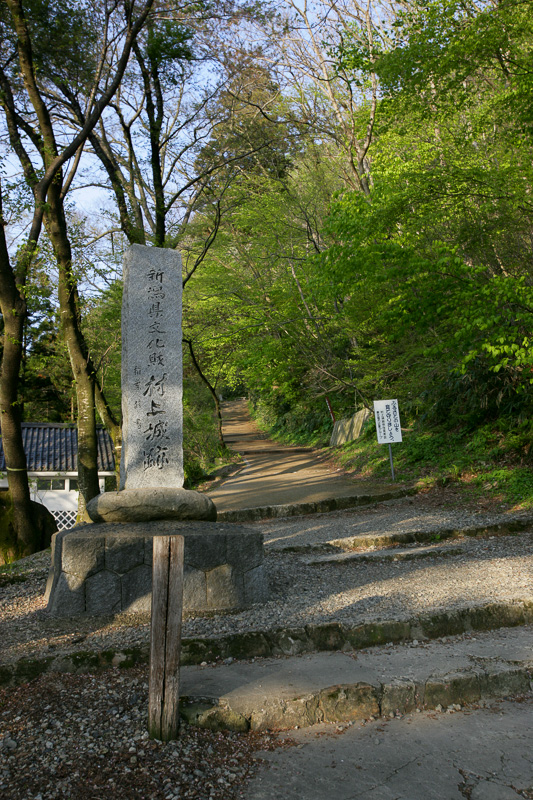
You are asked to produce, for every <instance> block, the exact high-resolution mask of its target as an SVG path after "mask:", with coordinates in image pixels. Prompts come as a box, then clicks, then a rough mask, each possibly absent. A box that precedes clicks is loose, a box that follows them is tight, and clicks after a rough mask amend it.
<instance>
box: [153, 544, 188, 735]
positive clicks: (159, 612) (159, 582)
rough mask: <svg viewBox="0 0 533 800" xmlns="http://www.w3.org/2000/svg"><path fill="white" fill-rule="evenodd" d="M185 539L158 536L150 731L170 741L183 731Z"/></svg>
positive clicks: (154, 576) (154, 579) (154, 556)
mask: <svg viewBox="0 0 533 800" xmlns="http://www.w3.org/2000/svg"><path fill="white" fill-rule="evenodd" d="M182 606H183V536H154V544H153V565H152V618H151V626H150V680H149V697H148V732H149V734H150V736H151V738H152V739H160V740H161V741H163V742H168V741H170V740H171V739H176V738H177V736H178V731H179V669H180V650H181V615H182Z"/></svg>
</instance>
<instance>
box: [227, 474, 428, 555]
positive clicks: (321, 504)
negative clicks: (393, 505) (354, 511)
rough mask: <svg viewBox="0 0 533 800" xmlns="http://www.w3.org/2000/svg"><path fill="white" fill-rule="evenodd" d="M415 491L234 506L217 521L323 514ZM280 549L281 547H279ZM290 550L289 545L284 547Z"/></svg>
mask: <svg viewBox="0 0 533 800" xmlns="http://www.w3.org/2000/svg"><path fill="white" fill-rule="evenodd" d="M416 493H417V489H415V488H413V487H409V488H407V489H406V488H403V489H392V490H390V491H387V492H380V493H375V494H353V495H343V496H342V497H328V498H327V499H326V500H317V501H313V502H308V503H284V504H283V505H273V506H255V507H253V508H236V509H232V510H228V511H219V512H218V515H217V521H218V522H253V521H255V520H259V519H277V518H280V517H298V516H304V515H306V514H324V513H326V512H328V511H345V510H347V509H350V508H357V507H358V506H366V505H369V504H370V503H380V502H385V501H386V500H398V499H399V498H401V497H409V496H411V495H413V494H416ZM280 549H281V548H280ZM285 549H287V550H291V548H290V547H287V548H285Z"/></svg>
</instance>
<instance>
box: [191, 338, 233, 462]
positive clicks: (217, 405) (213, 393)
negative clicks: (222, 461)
mask: <svg viewBox="0 0 533 800" xmlns="http://www.w3.org/2000/svg"><path fill="white" fill-rule="evenodd" d="M183 341H184V342H185V343H186V344H187V345H188V346H189V352H190V354H191V360H192V363H193V364H194V367H195V369H196V372H197V373H198V375H199V376H200V378H201V379H202V380H203V382H204V383H205V385H206V386H207V388H208V389H209V391H210V392H211V396H212V398H213V401H214V403H215V412H216V415H217V426H218V441H219V442H220V446H221V447H223V448H224V449H226V443H225V442H224V437H223V435H222V411H221V410H220V400H219V399H218V395H217V393H216V389H215V387H214V386H213V385H212V384H211V383H210V381H209V379H208V378H207V377H206V376H205V375H204V373H203V372H202V370H201V369H200V364H199V363H198V361H197V360H196V356H195V354H194V350H193V346H192V341H191V340H190V339H184V340H183Z"/></svg>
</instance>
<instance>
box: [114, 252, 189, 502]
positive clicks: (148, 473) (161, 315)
mask: <svg viewBox="0 0 533 800" xmlns="http://www.w3.org/2000/svg"><path fill="white" fill-rule="evenodd" d="M181 295H182V274H181V258H180V255H179V253H178V252H177V251H175V250H164V249H162V248H158V247H144V246H143V245H137V244H134V245H132V246H131V247H129V248H128V249H127V250H126V253H125V255H124V299H123V302H122V417H123V421H122V424H123V446H122V461H121V465H120V488H121V489H143V488H151V487H168V488H181V487H182V486H183V406H182V397H183V381H182V341H181Z"/></svg>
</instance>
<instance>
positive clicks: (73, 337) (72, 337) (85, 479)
mask: <svg viewBox="0 0 533 800" xmlns="http://www.w3.org/2000/svg"><path fill="white" fill-rule="evenodd" d="M60 185H61V182H60V181H57V182H56V183H55V184H53V185H52V186H51V187H50V189H49V192H48V202H49V208H48V209H47V210H46V211H45V216H44V219H45V225H46V230H47V232H48V235H49V237H50V241H51V242H52V247H53V248H54V254H55V257H56V260H57V265H58V269H59V286H58V296H59V307H60V312H61V327H62V331H63V336H64V338H65V343H66V345H67V350H68V354H69V358H70V364H71V367H72V373H73V375H74V379H75V381H76V400H77V406H78V483H79V500H78V521H85V522H88V521H89V516H88V515H87V512H86V505H87V503H88V502H89V500H92V498H93V497H96V495H97V494H99V493H100V485H99V482H98V461H97V458H98V445H97V440H96V414H95V374H94V369H93V367H92V364H91V362H90V359H89V357H88V353H87V348H86V345H85V340H84V337H83V334H82V331H81V328H80V316H79V302H78V292H77V286H76V281H75V279H74V277H73V275H72V254H71V249H70V242H69V238H68V233H67V225H66V220H65V213H64V207H63V201H62V199H61V194H60V191H61V190H60Z"/></svg>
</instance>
